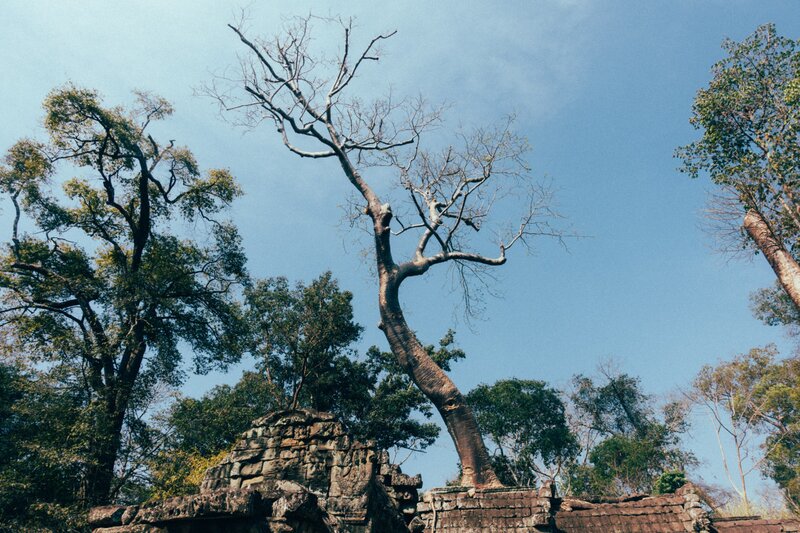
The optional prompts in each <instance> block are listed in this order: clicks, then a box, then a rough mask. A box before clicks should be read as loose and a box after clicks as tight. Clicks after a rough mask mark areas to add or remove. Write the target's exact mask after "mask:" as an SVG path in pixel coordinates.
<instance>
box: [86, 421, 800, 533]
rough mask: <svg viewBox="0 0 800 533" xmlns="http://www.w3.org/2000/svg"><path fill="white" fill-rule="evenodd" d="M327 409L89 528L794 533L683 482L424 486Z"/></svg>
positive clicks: (268, 431) (139, 532)
mask: <svg viewBox="0 0 800 533" xmlns="http://www.w3.org/2000/svg"><path fill="white" fill-rule="evenodd" d="M421 486H422V480H421V478H420V476H408V475H405V474H403V473H402V472H401V471H400V468H399V467H398V466H396V465H393V464H391V463H390V462H389V457H388V454H387V453H386V452H381V451H378V450H377V449H376V448H375V446H374V445H373V444H371V443H366V444H363V443H360V442H357V441H354V440H353V439H352V438H351V437H350V436H348V435H347V434H346V433H345V431H344V428H343V427H342V425H341V424H339V423H338V422H337V421H336V420H335V419H334V418H333V416H332V415H329V414H325V413H317V412H314V411H306V410H301V411H290V412H280V413H274V414H271V415H268V416H266V417H263V418H260V419H258V420H256V421H254V422H253V427H252V428H251V429H249V430H248V431H247V432H245V433H244V434H243V435H242V438H241V439H240V440H239V442H237V443H236V445H235V446H234V448H233V450H232V451H231V452H230V453H229V454H228V455H227V456H226V457H225V458H224V459H223V460H222V461H221V462H220V463H219V464H217V465H215V466H213V467H212V468H210V469H209V470H208V471H207V472H206V476H205V478H204V480H203V483H202V486H201V491H200V494H195V495H191V496H182V497H177V498H170V499H167V500H162V501H158V502H148V503H144V504H141V505H133V506H129V507H121V506H104V507H97V508H94V509H92V510H91V511H90V513H89V524H90V526H91V527H92V528H94V529H93V532H94V533H211V532H231V533H340V532H341V533H408V532H412V533H474V532H503V533H505V532H508V533H522V532H525V533H530V532H536V531H539V532H560V533H577V532H582V533H600V532H603V533H608V532H615V533H627V532H630V533H640V532H650V533H667V532H683V531H690V532H698V533H701V532H706V533H745V532H752V533H783V532H787V533H789V532H793V533H800V522H799V521H796V520H761V519H759V518H758V517H744V518H734V519H719V518H717V519H714V518H713V517H712V516H711V515H710V514H709V512H708V508H707V507H705V506H704V505H703V503H702V499H701V497H700V495H699V494H698V493H697V491H696V490H695V489H694V487H693V486H692V485H690V484H689V485H685V486H684V487H682V488H680V489H678V491H676V493H675V494H668V495H661V496H647V495H638V496H630V497H626V498H616V499H608V498H607V499H604V500H598V501H581V500H576V499H570V498H559V497H558V495H557V494H556V493H555V489H554V486H553V485H552V484H544V485H543V486H542V487H540V488H539V489H538V490H537V489H527V488H525V489H523V488H505V489H484V490H476V489H472V488H466V487H450V488H447V489H434V490H431V491H429V492H427V493H426V494H424V495H423V497H422V500H421V501H420V499H419V497H418V494H417V489H419V488H420V487H421Z"/></svg>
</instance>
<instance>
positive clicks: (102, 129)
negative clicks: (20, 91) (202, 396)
mask: <svg viewBox="0 0 800 533" xmlns="http://www.w3.org/2000/svg"><path fill="white" fill-rule="evenodd" d="M44 107H45V112H46V116H45V127H46V129H47V131H48V133H49V135H50V139H49V142H47V143H38V142H35V141H31V140H23V141H20V142H18V143H17V144H15V145H14V146H13V147H12V148H11V149H10V150H9V151H8V154H7V155H6V157H5V164H3V165H1V166H0V190H1V191H2V192H3V193H4V194H5V196H6V197H7V198H8V200H9V201H10V203H11V204H12V206H13V209H14V211H13V213H14V219H13V226H12V228H11V235H10V240H9V241H8V242H7V244H6V245H5V246H4V247H3V250H2V253H1V254H0V295H1V296H2V308H0V312H2V314H3V315H4V322H3V329H4V332H5V334H6V335H7V337H8V338H9V339H10V340H11V342H13V344H14V350H15V351H16V352H17V353H19V354H25V356H26V357H28V359H29V360H30V361H33V362H36V363H37V364H42V365H56V366H59V365H61V366H63V367H65V368H67V369H69V372H68V374H69V376H70V377H72V378H74V379H78V380H79V384H80V386H81V387H82V388H83V391H84V394H85V395H84V397H83V401H84V404H83V407H84V412H83V413H82V415H81V417H80V419H79V420H81V421H82V422H81V423H85V424H86V431H85V432H84V433H82V434H83V435H85V436H86V438H87V441H86V442H85V443H84V445H85V448H86V454H85V456H84V457H83V459H82V465H81V470H82V472H81V480H82V483H81V488H80V494H81V497H82V500H83V501H85V502H86V503H89V504H99V503H105V502H107V501H108V500H109V499H110V498H112V497H113V496H114V493H115V492H116V490H117V489H118V487H115V486H114V483H113V480H114V465H115V463H116V462H117V459H118V453H119V450H120V447H121V445H122V434H123V431H124V427H125V424H126V417H127V415H128V414H129V411H130V409H131V408H133V407H135V406H136V405H142V404H145V403H147V401H148V399H149V398H150V397H151V396H152V394H153V391H154V387H155V386H156V385H158V384H161V383H163V384H168V385H176V384H178V383H179V382H180V381H181V379H182V376H183V372H182V370H181V367H180V364H181V359H182V358H181V353H180V351H179V344H180V343H185V345H186V346H187V347H188V348H189V349H190V350H191V351H192V353H193V354H194V363H195V369H196V370H198V371H205V370H208V369H210V368H212V367H215V366H217V367H219V366H224V365H226V364H227V363H229V362H231V361H235V360H236V359H237V358H238V357H239V355H240V353H241V351H242V349H243V345H242V342H241V340H242V338H243V335H242V327H243V321H242V320H241V318H242V317H241V312H240V310H239V306H238V304H237V303H236V302H235V301H234V299H233V295H232V293H231V289H232V287H233V286H234V285H236V284H237V283H240V282H242V281H243V280H244V279H245V271H244V256H243V254H242V251H241V249H240V246H239V237H238V235H237V232H236V229H235V228H234V227H233V226H231V225H230V224H228V223H224V222H220V221H217V220H216V219H215V217H217V216H218V215H219V214H220V212H221V210H222V209H224V208H225V207H226V206H227V205H229V204H230V203H231V201H232V200H233V199H234V198H235V197H236V196H238V195H239V189H238V187H237V185H236V183H235V182H234V179H233V177H232V176H231V175H230V173H228V172H227V171H225V170H211V171H208V172H207V173H205V174H202V173H201V172H200V169H199V166H198V164H197V162H196V161H195V159H194V156H193V155H192V153H191V152H190V151H189V150H188V149H187V148H183V147H179V146H176V145H175V144H174V143H173V142H172V141H170V142H168V143H161V142H159V141H157V140H156V139H155V138H154V137H153V136H152V135H151V134H150V133H149V132H148V127H149V125H150V124H151V123H152V122H153V121H156V120H160V119H163V118H165V117H167V116H168V115H170V114H171V113H172V108H171V107H170V105H169V104H168V103H167V102H166V101H164V100H163V99H160V98H157V97H154V96H152V95H149V94H145V93H137V95H136V102H135V104H134V105H133V106H132V107H131V108H130V109H124V108H122V107H106V106H104V105H103V103H102V102H101V100H100V97H99V96H98V94H97V93H95V92H94V91H90V90H86V89H80V88H76V87H73V86H66V87H63V88H60V89H57V90H54V91H53V92H52V93H50V95H49V96H48V97H47V99H46V100H45V103H44ZM62 167H65V168H64V171H68V172H72V173H79V174H80V175H81V176H82V177H76V178H71V179H64V180H62V179H60V178H59V177H58V176H60V175H61V174H60V172H61V169H62ZM55 182H60V183H61V185H62V187H61V188H62V191H61V192H60V193H58V192H56V191H55V190H54V185H55ZM181 221H190V222H197V221H200V222H204V221H205V222H207V223H208V224H209V226H210V229H211V238H210V240H209V241H208V242H207V243H199V242H196V241H193V240H191V239H187V238H182V237H181V236H179V235H178V234H177V233H176V232H175V228H176V227H180V225H179V223H180V222H181ZM26 229H27V230H29V231H26ZM127 419H128V420H132V419H130V417H128V418H127Z"/></svg>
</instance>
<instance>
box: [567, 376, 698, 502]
mask: <svg viewBox="0 0 800 533" xmlns="http://www.w3.org/2000/svg"><path fill="white" fill-rule="evenodd" d="M601 373H602V382H601V383H599V384H598V383H597V382H596V380H595V379H593V378H589V377H586V376H582V375H578V376H575V377H574V378H573V386H574V387H573V392H572V394H571V395H570V402H571V409H572V413H571V414H572V420H571V422H572V425H573V431H574V433H575V435H576V436H577V439H578V442H579V444H580V446H581V453H580V457H579V460H578V461H577V462H575V463H574V464H573V465H572V467H571V469H570V472H569V474H568V482H567V485H568V487H569V491H570V492H571V493H572V494H574V495H576V496H598V495H603V494H605V495H623V494H629V493H641V492H650V491H651V490H652V489H653V487H654V483H655V482H656V480H657V479H658V478H659V476H660V475H661V474H663V473H664V472H666V471H674V470H680V471H684V470H685V469H686V467H687V466H690V465H692V464H694V463H695V462H696V461H695V459H694V457H693V456H692V454H691V453H688V452H685V451H683V450H682V449H681V443H680V436H681V434H682V433H683V432H685V431H686V429H687V425H686V416H685V415H686V412H685V409H684V408H683V406H681V405H679V404H675V403H671V404H667V405H666V406H665V407H664V409H663V413H662V414H661V415H660V416H657V415H656V409H655V407H654V405H653V403H654V402H653V399H652V398H651V397H650V396H648V395H647V394H645V393H644V392H643V391H642V390H641V384H640V381H639V379H638V378H635V377H632V376H630V375H627V374H624V373H618V372H614V371H612V370H611V369H609V368H602V369H601Z"/></svg>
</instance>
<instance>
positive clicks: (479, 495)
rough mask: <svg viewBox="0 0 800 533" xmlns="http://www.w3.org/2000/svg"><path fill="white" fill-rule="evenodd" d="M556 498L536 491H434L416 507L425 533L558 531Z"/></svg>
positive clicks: (461, 489) (457, 488)
mask: <svg viewBox="0 0 800 533" xmlns="http://www.w3.org/2000/svg"><path fill="white" fill-rule="evenodd" d="M554 501H555V500H554V499H553V498H552V497H551V496H550V495H549V494H540V493H539V491H537V490H535V489H520V488H506V489H484V490H476V489H470V488H466V487H453V488H449V489H434V490H432V491H430V492H427V493H425V495H424V496H423V499H422V501H421V502H420V503H419V504H417V514H418V516H419V518H420V519H421V521H422V523H423V525H424V531H425V532H426V533H433V532H442V533H444V532H447V533H462V532H468V531H487V532H490V531H491V532H494V531H496V532H501V531H503V532H506V531H507V532H509V533H514V532H519V533H522V532H525V533H528V532H533V531H555V529H554V525H555V522H554V513H553V511H554V509H553V503H554Z"/></svg>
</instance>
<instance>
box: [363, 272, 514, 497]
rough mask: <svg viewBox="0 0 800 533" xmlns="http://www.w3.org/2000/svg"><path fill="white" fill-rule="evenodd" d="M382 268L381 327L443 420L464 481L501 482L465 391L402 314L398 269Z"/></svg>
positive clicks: (497, 484)
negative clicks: (423, 343) (418, 336)
mask: <svg viewBox="0 0 800 533" xmlns="http://www.w3.org/2000/svg"><path fill="white" fill-rule="evenodd" d="M379 268H380V270H381V272H380V289H379V297H378V305H379V308H380V314H381V324H380V328H381V330H382V331H383V333H384V335H385V336H386V340H387V341H388V342H389V347H390V348H391V350H392V353H393V354H394V356H395V357H396V358H397V360H398V362H399V363H400V365H401V366H402V367H403V369H404V370H405V371H406V373H407V374H408V375H409V376H410V377H411V379H412V380H413V382H414V384H415V385H416V386H417V387H418V388H419V390H421V391H422V393H423V394H424V395H425V396H426V397H427V398H428V399H429V400H430V401H431V403H432V404H433V405H434V407H435V408H436V410H437V411H438V412H439V414H440V415H441V417H442V419H443V420H444V423H445V425H446V426H447V431H448V432H449V433H450V437H451V438H452V439H453V443H454V444H455V446H456V451H457V452H458V457H459V460H460V461H461V484H462V485H466V486H471V487H500V486H502V484H501V483H500V480H499V479H498V478H497V475H496V474H495V472H494V469H493V468H492V465H491V460H490V457H489V453H488V452H487V451H486V445H485V444H484V442H483V438H482V437H481V432H480V429H479V428H478V423H477V420H476V419H475V414H474V413H473V412H472V409H471V408H470V406H469V404H467V401H466V399H465V398H464V395H463V394H461V391H459V390H458V387H456V385H455V383H453V381H452V380H451V379H450V377H449V376H448V375H447V374H446V373H445V371H444V370H442V369H441V368H440V367H439V365H437V364H436V362H435V361H434V360H433V359H432V358H431V357H430V356H429V355H428V352H427V351H426V350H425V348H424V347H423V346H422V344H421V343H420V342H419V339H417V337H416V335H415V334H414V332H413V331H412V330H411V328H410V327H409V326H408V323H407V322H406V319H405V317H404V316H403V311H402V309H401V308H400V300H399V289H400V281H401V280H398V277H397V269H396V268H394V269H386V268H385V267H384V265H381V264H380V260H379Z"/></svg>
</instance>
